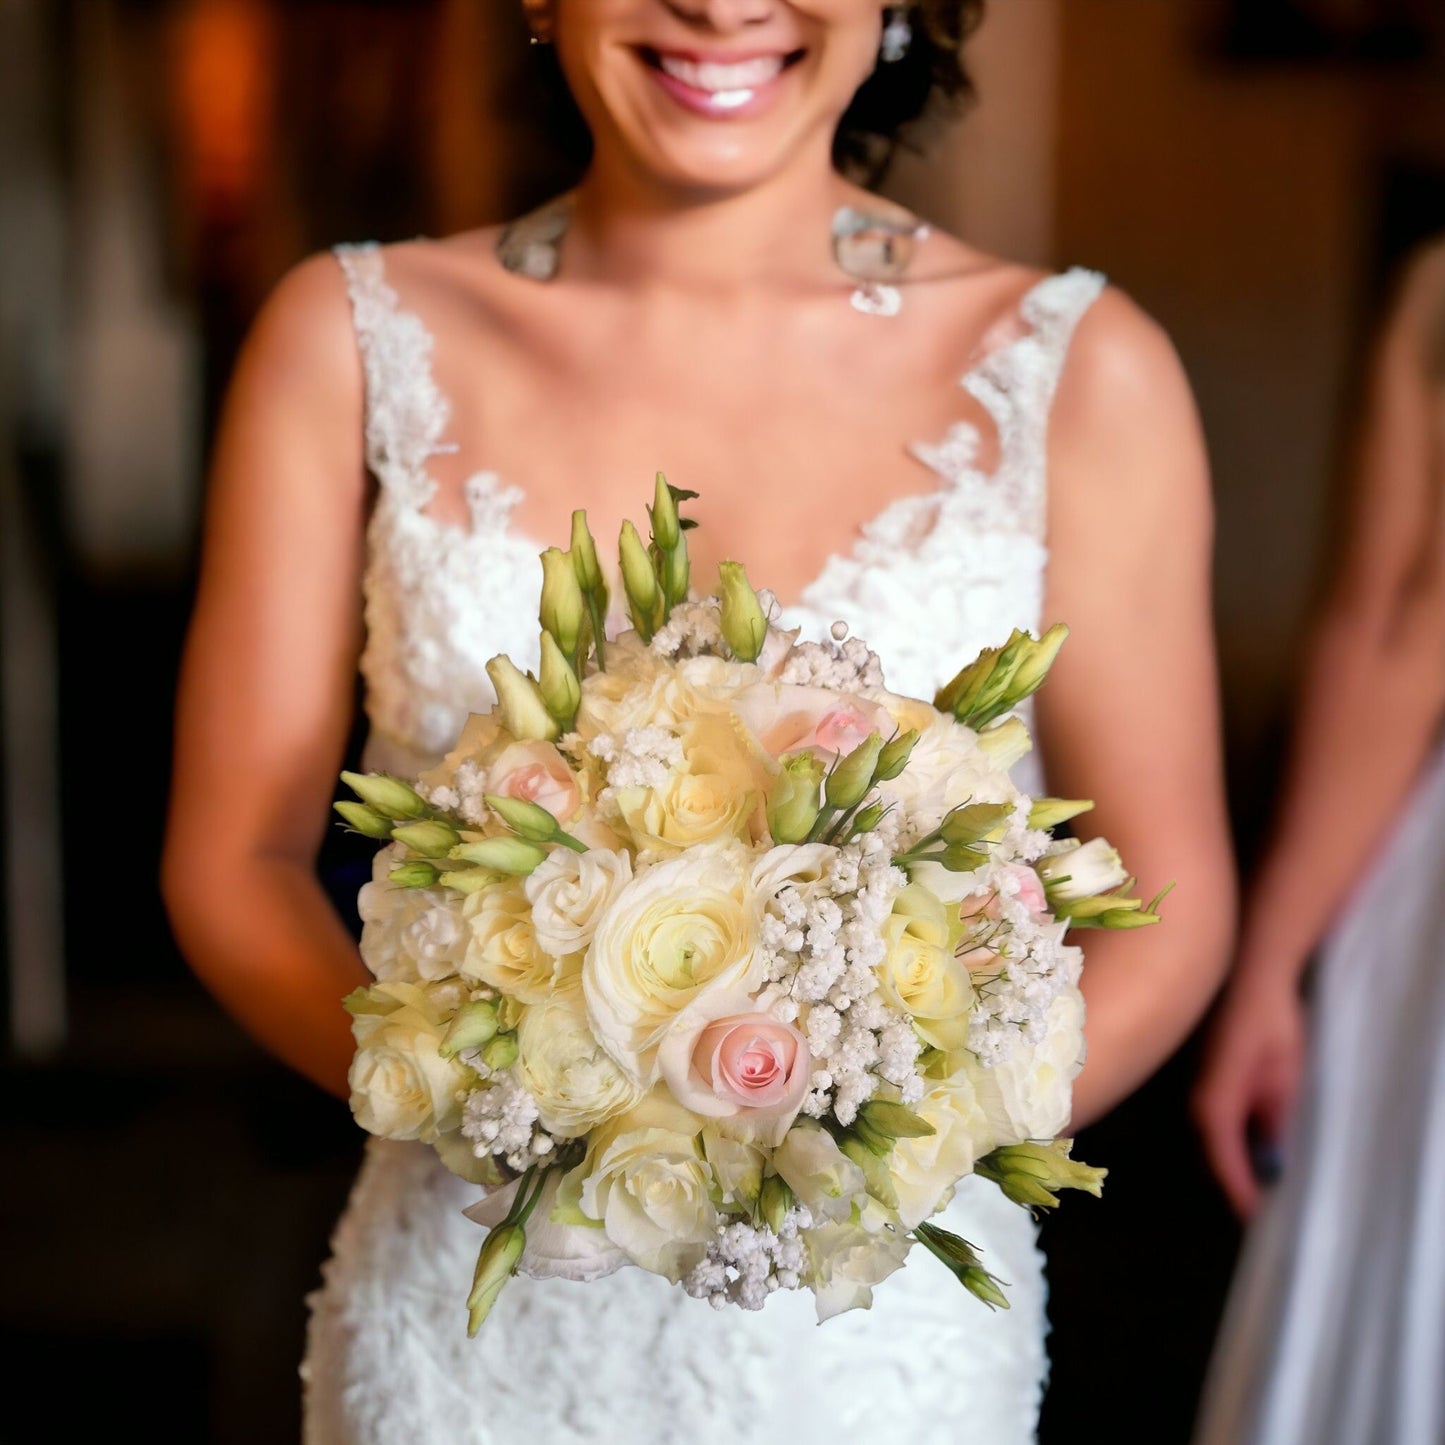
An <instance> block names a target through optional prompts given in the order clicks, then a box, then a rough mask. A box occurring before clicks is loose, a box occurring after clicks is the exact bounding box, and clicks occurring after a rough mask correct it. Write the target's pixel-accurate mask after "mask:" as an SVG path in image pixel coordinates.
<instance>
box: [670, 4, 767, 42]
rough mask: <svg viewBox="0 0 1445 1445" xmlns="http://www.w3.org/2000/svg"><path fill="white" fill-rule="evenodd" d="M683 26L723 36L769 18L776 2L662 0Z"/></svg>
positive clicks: (762, 22)
mask: <svg viewBox="0 0 1445 1445" xmlns="http://www.w3.org/2000/svg"><path fill="white" fill-rule="evenodd" d="M663 3H664V4H665V5H666V6H667V8H668V9H669V10H671V11H672V13H673V14H674V15H676V16H677V17H678V18H679V19H680V20H682V21H683V22H684V23H685V24H687V25H691V26H693V27H695V28H696V29H699V30H704V29H705V30H711V31H714V32H716V33H718V34H727V33H728V32H729V31H733V30H743V29H746V28H747V27H748V26H750V25H762V24H764V23H766V22H767V21H768V20H769V19H771V18H772V15H773V12H774V11H775V10H776V9H777V8H778V0H663Z"/></svg>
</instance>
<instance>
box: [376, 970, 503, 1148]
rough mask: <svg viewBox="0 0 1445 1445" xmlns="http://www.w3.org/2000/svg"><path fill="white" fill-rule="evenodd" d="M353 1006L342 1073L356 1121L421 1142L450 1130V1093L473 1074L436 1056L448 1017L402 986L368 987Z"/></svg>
mask: <svg viewBox="0 0 1445 1445" xmlns="http://www.w3.org/2000/svg"><path fill="white" fill-rule="evenodd" d="M358 1007H359V1008H360V1009H361V1010H362V1011H360V1012H357V1013H355V1014H354V1015H353V1017H352V1021H351V1032H352V1034H353V1036H354V1037H355V1039H356V1055H355V1057H354V1058H353V1059H352V1061H351V1074H350V1082H351V1112H352V1113H353V1114H354V1115H355V1116H356V1122H357V1123H358V1124H360V1125H361V1127H362V1128H363V1129H365V1130H366V1131H367V1133H369V1134H377V1135H380V1136H381V1137H382V1138H384V1139H420V1140H423V1141H424V1142H426V1143H430V1142H431V1141H432V1140H434V1139H435V1138H436V1137H437V1135H438V1134H439V1133H444V1132H446V1131H449V1130H452V1129H455V1128H456V1127H458V1125H459V1124H460V1122H461V1103H460V1100H459V1098H458V1095H459V1094H460V1093H461V1091H462V1090H464V1089H465V1088H466V1086H467V1084H468V1082H469V1081H470V1080H472V1079H473V1077H474V1076H473V1075H472V1072H471V1070H469V1069H468V1068H467V1067H466V1066H465V1065H463V1064H459V1063H457V1062H456V1061H455V1060H448V1059H443V1058H442V1057H441V1055H440V1054H439V1053H438V1047H439V1045H440V1044H441V1041H442V1038H443V1037H444V1036H445V1034H446V1031H447V1023H448V1022H449V1017H448V1013H447V1012H446V1011H445V1010H443V1009H441V1008H439V1007H438V1006H437V1004H436V1003H435V1002H433V1000H432V999H431V998H429V997H428V995H427V992H426V990H424V989H421V988H417V987H416V986H415V985H413V984H409V983H402V982H390V983H379V984H376V985H375V986H373V987H372V988H370V989H369V990H367V997H366V1000H365V1002H364V1003H363V1004H361V1005H359V1006H358Z"/></svg>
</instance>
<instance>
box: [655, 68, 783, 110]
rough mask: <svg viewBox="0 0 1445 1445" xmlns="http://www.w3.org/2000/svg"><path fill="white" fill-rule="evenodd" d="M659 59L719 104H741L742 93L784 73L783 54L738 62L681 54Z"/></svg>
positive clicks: (676, 77)
mask: <svg viewBox="0 0 1445 1445" xmlns="http://www.w3.org/2000/svg"><path fill="white" fill-rule="evenodd" d="M658 60H659V62H660V64H661V66H662V69H663V70H664V72H665V73H666V74H668V75H670V76H672V78H673V79H674V80H680V81H681V82H682V83H683V84H684V85H690V86H691V87H692V88H693V89H694V90H705V91H708V92H709V93H711V94H712V95H714V96H715V97H716V99H717V102H718V104H719V105H724V106H726V105H741V104H743V101H742V100H740V99H738V96H739V95H740V94H749V93H751V92H752V91H754V90H756V89H757V88H758V87H759V86H760V85H766V84H767V83H768V81H770V80H772V79H773V77H774V76H777V75H781V74H782V70H783V57H782V56H781V55H760V56H759V57H758V58H757V59H756V60H743V61H739V62H738V63H737V64H736V65H724V64H721V63H719V62H717V61H711V60H705V61H702V62H701V63H699V62H698V61H695V60H685V59H684V58H683V57H682V56H678V55H661V56H659V57H658Z"/></svg>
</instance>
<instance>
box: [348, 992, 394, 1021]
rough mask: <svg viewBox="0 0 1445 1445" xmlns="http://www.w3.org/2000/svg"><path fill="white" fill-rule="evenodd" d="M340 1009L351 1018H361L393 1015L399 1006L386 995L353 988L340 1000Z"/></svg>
mask: <svg viewBox="0 0 1445 1445" xmlns="http://www.w3.org/2000/svg"><path fill="white" fill-rule="evenodd" d="M341 1007H342V1008H344V1009H345V1010H346V1012H347V1013H349V1014H350V1015H351V1017H352V1018H361V1017H362V1016H364V1015H367V1014H371V1015H381V1014H389V1013H395V1012H396V1010H397V1009H398V1008H399V1007H400V1005H399V1004H398V1003H397V1001H396V1000H395V999H394V998H389V997H388V996H387V995H386V994H379V993H377V992H376V991H375V990H374V989H371V988H354V989H352V990H351V992H350V993H349V994H347V995H346V997H345V998H344V999H342V1000H341Z"/></svg>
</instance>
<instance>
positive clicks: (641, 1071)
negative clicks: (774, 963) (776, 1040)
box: [582, 844, 763, 1087]
mask: <svg viewBox="0 0 1445 1445" xmlns="http://www.w3.org/2000/svg"><path fill="white" fill-rule="evenodd" d="M750 862H751V855H750V854H749V852H748V850H747V849H746V848H743V847H741V846H740V845H737V844H732V845H727V846H721V847H712V848H696V849H692V850H690V851H689V852H686V853H682V854H679V855H678V856H677V857H675V858H668V859H664V860H663V861H662V862H660V863H655V864H653V865H652V866H651V867H650V868H646V869H644V870H643V871H642V872H641V873H639V874H638V875H637V876H636V877H635V878H633V880H632V881H631V882H630V883H628V884H627V885H626V886H625V887H624V888H622V889H621V890H620V891H619V892H618V894H617V897H616V899H615V900H614V902H613V904H612V907H611V908H609V909H608V911H607V913H606V914H605V915H604V917H603V918H601V919H600V920H599V921H598V924H597V929H596V932H595V933H594V934H593V935H592V943H591V945H590V946H589V948H588V950H587V954H586V957H585V958H584V960H583V964H582V988H583V994H584V996H585V998H586V1000H587V1017H588V1020H589V1021H590V1023H591V1025H592V1032H593V1033H594V1034H595V1035H596V1037H597V1040H598V1042H599V1043H601V1045H602V1047H603V1048H605V1049H606V1050H607V1052H608V1053H609V1054H611V1055H612V1057H613V1058H614V1059H615V1060H616V1061H617V1062H618V1064H619V1065H621V1067H622V1069H623V1071H624V1072H625V1073H626V1074H628V1076H629V1077H631V1078H632V1079H633V1080H634V1081H635V1082H637V1083H639V1084H643V1085H646V1086H648V1087H650V1086H651V1085H652V1084H653V1083H655V1082H656V1081H657V1078H658V1075H659V1065H658V1060H657V1051H658V1046H659V1045H660V1044H661V1043H662V1041H663V1040H664V1039H665V1038H666V1037H667V1035H668V1033H669V1032H671V1030H672V1029H673V1028H675V1027H676V1026H677V1025H678V1023H679V1020H680V1019H681V1020H683V1021H684V1022H686V1021H687V1020H686V1017H685V1015H686V1012H687V1010H688V1009H689V1008H690V1007H691V1006H693V1005H695V1004H697V1003H698V1001H699V1000H700V999H702V998H704V997H705V996H706V995H708V994H709V993H713V992H719V991H724V990H726V991H728V992H743V993H748V994H751V992H752V991H753V989H755V988H756V987H757V986H758V984H760V983H761V982H762V967H763V965H762V961H761V959H760V958H759V957H758V952H757V931H758V923H759V915H760V912H761V909H760V905H759V902H758V899H757V895H755V894H754V893H753V892H752V890H751V889H750V888H749V886H748V868H749V864H750Z"/></svg>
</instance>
